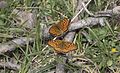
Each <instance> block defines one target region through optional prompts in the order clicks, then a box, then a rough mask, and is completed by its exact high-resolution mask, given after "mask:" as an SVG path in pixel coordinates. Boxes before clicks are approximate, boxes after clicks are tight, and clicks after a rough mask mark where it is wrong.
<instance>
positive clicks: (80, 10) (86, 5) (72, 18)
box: [71, 0, 91, 22]
mask: <svg viewBox="0 0 120 73" xmlns="http://www.w3.org/2000/svg"><path fill="white" fill-rule="evenodd" d="M90 2H91V0H89V1H88V2H87V4H86V5H85V7H87V6H88V4H89V3H90ZM83 9H84V7H83V8H82V9H81V10H80V11H79V12H78V13H77V14H76V15H75V16H74V17H73V18H72V19H71V22H73V21H74V20H75V18H76V17H77V16H78V15H79V14H80V13H81V12H82V11H83Z"/></svg>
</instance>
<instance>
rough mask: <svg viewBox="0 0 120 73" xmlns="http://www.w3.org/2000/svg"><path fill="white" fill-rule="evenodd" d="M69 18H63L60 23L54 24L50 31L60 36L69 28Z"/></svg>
mask: <svg viewBox="0 0 120 73" xmlns="http://www.w3.org/2000/svg"><path fill="white" fill-rule="evenodd" d="M68 27H69V20H68V19H67V18H65V19H63V20H61V21H60V22H59V23H58V24H54V25H53V26H51V28H50V29H49V33H50V34H52V35H54V36H60V35H62V34H63V33H64V32H66V31H67V30H68Z"/></svg>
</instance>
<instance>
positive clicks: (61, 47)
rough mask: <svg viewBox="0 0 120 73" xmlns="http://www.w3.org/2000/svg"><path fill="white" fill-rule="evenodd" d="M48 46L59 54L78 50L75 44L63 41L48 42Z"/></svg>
mask: <svg viewBox="0 0 120 73" xmlns="http://www.w3.org/2000/svg"><path fill="white" fill-rule="evenodd" d="M48 45H50V46H51V47H53V48H54V50H55V51H56V52H57V53H67V52H70V51H73V50H76V49H77V46H76V45H75V44H74V43H72V42H67V41H63V40H51V41H48Z"/></svg>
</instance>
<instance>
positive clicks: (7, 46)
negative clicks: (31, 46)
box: [0, 37, 34, 55]
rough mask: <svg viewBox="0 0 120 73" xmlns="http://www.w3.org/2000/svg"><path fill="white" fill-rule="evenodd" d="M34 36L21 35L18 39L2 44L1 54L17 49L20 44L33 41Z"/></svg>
mask: <svg viewBox="0 0 120 73" xmlns="http://www.w3.org/2000/svg"><path fill="white" fill-rule="evenodd" d="M33 41H34V39H33V38H27V37H20V38H17V39H14V40H12V41H9V42H7V43H4V44H0V55H2V54H3V53H5V52H8V51H9V52H11V51H13V50H15V48H16V47H18V46H24V45H25V44H26V43H27V42H33Z"/></svg>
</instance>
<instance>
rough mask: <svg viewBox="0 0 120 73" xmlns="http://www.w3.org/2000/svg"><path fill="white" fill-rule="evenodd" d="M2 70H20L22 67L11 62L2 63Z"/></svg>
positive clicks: (0, 64) (0, 65)
mask: <svg viewBox="0 0 120 73" xmlns="http://www.w3.org/2000/svg"><path fill="white" fill-rule="evenodd" d="M0 68H7V69H10V70H19V69H20V65H17V64H13V63H11V62H0Z"/></svg>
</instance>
